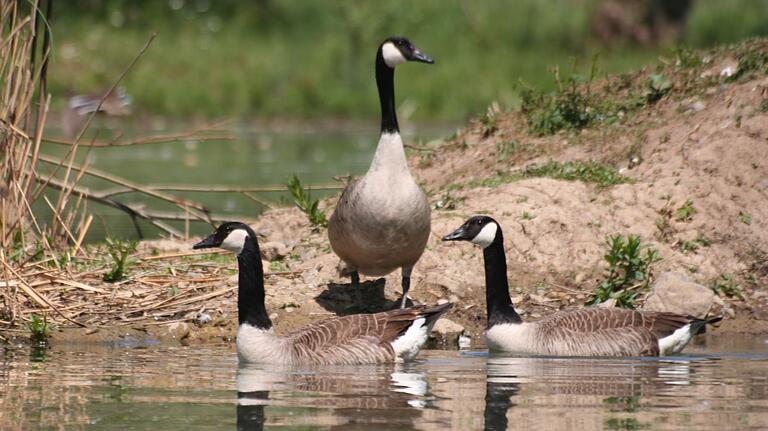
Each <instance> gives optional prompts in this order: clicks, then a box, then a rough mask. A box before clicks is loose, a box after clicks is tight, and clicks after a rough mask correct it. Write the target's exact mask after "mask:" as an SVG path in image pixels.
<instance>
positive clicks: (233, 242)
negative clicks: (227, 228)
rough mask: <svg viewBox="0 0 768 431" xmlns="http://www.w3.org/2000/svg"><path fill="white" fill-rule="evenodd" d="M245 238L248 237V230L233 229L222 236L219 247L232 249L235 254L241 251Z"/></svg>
mask: <svg viewBox="0 0 768 431" xmlns="http://www.w3.org/2000/svg"><path fill="white" fill-rule="evenodd" d="M246 238H248V232H246V231H245V229H235V230H233V231H232V232H230V233H229V235H227V237H226V238H224V241H222V242H221V246H220V247H221V248H223V249H224V250H229V251H233V252H235V254H240V252H241V251H243V247H245V239H246Z"/></svg>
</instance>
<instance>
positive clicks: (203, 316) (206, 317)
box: [195, 313, 212, 325]
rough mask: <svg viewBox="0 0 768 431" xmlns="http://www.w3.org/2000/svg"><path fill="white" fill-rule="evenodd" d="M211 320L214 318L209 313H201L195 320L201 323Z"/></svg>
mask: <svg viewBox="0 0 768 431" xmlns="http://www.w3.org/2000/svg"><path fill="white" fill-rule="evenodd" d="M211 320H212V319H211V315H210V314H208V313H200V314H198V315H197V318H196V319H195V321H196V322H197V323H198V324H200V325H204V324H206V323H208V322H210V321H211Z"/></svg>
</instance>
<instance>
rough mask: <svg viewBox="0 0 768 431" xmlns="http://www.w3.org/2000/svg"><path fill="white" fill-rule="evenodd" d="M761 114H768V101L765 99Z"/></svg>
mask: <svg viewBox="0 0 768 431" xmlns="http://www.w3.org/2000/svg"><path fill="white" fill-rule="evenodd" d="M759 109H760V112H762V113H766V112H768V99H763V100H761V101H760V108H759Z"/></svg>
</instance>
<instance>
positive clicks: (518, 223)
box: [258, 41, 768, 334]
mask: <svg viewBox="0 0 768 431" xmlns="http://www.w3.org/2000/svg"><path fill="white" fill-rule="evenodd" d="M766 45H767V44H766V42H765V41H755V42H750V43H749V44H744V45H740V46H738V47H730V48H724V49H721V50H718V51H714V52H711V53H701V54H690V53H689V54H687V55H697V56H698V57H697V58H698V60H699V64H697V65H695V66H683V65H680V64H675V62H674V60H669V61H668V62H669V63H670V64H669V65H667V66H664V65H662V66H660V67H659V68H657V70H655V71H654V72H653V73H659V74H662V75H663V76H664V77H666V78H667V79H669V80H670V81H671V84H672V85H671V89H670V90H669V91H668V92H667V93H665V94H664V95H663V97H661V98H660V99H659V100H658V101H655V103H646V104H645V105H644V106H642V107H641V108H640V109H638V110H635V111H633V112H627V113H626V114H625V115H624V116H623V118H622V119H620V120H619V121H616V122H614V123H612V124H598V125H596V126H594V127H589V128H585V129H582V130H566V131H560V132H558V133H557V134H554V135H551V136H543V137H542V136H537V135H536V134H532V133H531V132H530V131H529V125H528V123H527V121H526V118H525V115H524V114H523V113H521V112H519V111H515V112H508V113H492V115H493V118H492V120H490V121H489V119H488V118H487V117H486V118H484V119H483V120H482V121H475V122H473V123H471V124H470V125H469V126H468V127H467V128H466V129H464V130H462V131H460V132H459V133H458V134H457V136H455V137H453V138H452V139H450V140H448V141H446V142H444V143H442V144H441V145H439V146H438V147H437V148H434V149H433V150H432V151H418V152H414V155H413V156H412V157H411V166H412V172H413V173H414V175H415V176H417V177H418V179H419V180H420V182H421V183H422V184H423V185H424V187H425V188H426V189H427V190H428V192H429V194H430V196H431V200H432V201H433V203H434V204H435V205H436V206H441V205H443V204H445V203H446V202H449V203H450V205H449V207H450V208H451V209H449V210H442V209H438V210H435V211H434V212H433V227H432V230H433V235H432V237H431V239H430V242H429V245H428V249H427V251H426V252H425V254H424V256H423V258H422V259H421V261H420V262H419V264H418V265H417V267H416V270H415V272H414V287H413V288H412V295H413V296H414V297H415V298H416V299H417V300H419V301H424V302H430V301H435V300H438V299H440V298H443V299H451V300H457V299H458V300H459V301H460V304H459V307H458V309H457V311H455V312H453V313H452V317H453V319H455V320H457V321H460V322H461V323H463V324H465V325H466V326H467V327H468V329H470V331H471V332H472V333H474V334H479V331H480V330H481V329H482V326H483V325H484V294H483V274H482V261H481V253H479V250H477V249H475V248H473V247H471V246H470V245H469V244H466V243H462V244H444V243H441V242H440V241H439V237H440V236H441V235H444V234H445V233H447V232H450V231H451V230H452V229H454V228H455V227H457V226H458V225H460V224H461V223H462V222H463V220H464V219H466V218H467V217H468V216H471V215H474V214H478V213H484V214H489V215H491V216H493V217H495V218H496V219H497V220H498V221H499V222H500V223H501V225H502V226H503V228H504V234H505V238H506V248H507V259H508V263H509V277H510V284H511V286H512V289H513V295H515V297H514V298H513V301H514V302H515V303H516V304H518V308H520V309H521V310H522V311H523V312H524V317H533V318H536V317H537V316H539V315H542V314H543V313H547V312H548V311H551V310H554V309H557V308H562V307H566V306H581V305H583V303H584V302H585V301H586V300H587V299H588V298H589V294H590V293H591V292H592V291H593V290H594V288H595V286H596V285H597V284H598V279H599V278H600V277H601V276H602V275H603V272H604V270H605V266H604V263H603V261H602V256H603V254H604V253H605V251H606V246H605V238H606V236H607V235H611V234H624V235H627V234H630V233H633V234H639V235H640V236H641V237H642V239H643V241H644V242H645V243H648V244H649V245H651V246H652V247H654V248H656V249H657V250H658V251H659V253H660V255H661V256H662V258H663V260H662V261H661V262H659V263H658V264H656V265H655V267H654V270H655V272H657V273H658V272H661V271H667V270H669V271H676V272H681V273H686V274H688V276H689V277H690V278H691V279H693V280H694V281H697V282H699V283H701V284H704V285H707V286H709V285H711V284H712V283H714V282H715V281H717V280H718V279H721V278H720V277H722V276H728V277H731V278H732V280H733V283H734V284H735V285H738V288H739V289H740V290H741V291H742V293H743V296H744V298H745V299H744V300H739V299H738V298H724V300H725V302H727V303H728V304H729V306H730V307H733V308H735V310H736V313H737V314H738V315H739V316H742V317H748V318H754V319H759V320H766V319H768V311H767V310H768V289H766V284H768V261H767V258H766V257H767V256H768V114H767V113H766V111H768V108H767V107H766V106H768V102H765V100H767V99H768V77H766V74H765V73H764V72H765V65H764V64H763V65H762V66H761V67H762V69H760V68H758V69H757V71H756V72H755V73H749V74H747V73H745V74H744V75H743V76H741V77H740V78H738V79H734V78H729V77H728V76H726V75H728V74H729V73H730V74H735V73H738V70H739V67H742V65H740V63H739V61H740V59H741V58H743V57H744V56H745V55H748V54H749V53H753V52H755V53H763V55H764V53H766V52H768V51H767V50H766ZM742 61H743V60H742ZM724 70H725V71H724ZM651 74H652V72H651V71H647V70H643V71H639V72H638V73H636V74H633V75H631V76H629V77H610V78H607V79H606V80H604V81H602V82H600V83H597V84H593V85H595V87H596V88H595V89H592V90H590V91H592V92H594V93H595V94H599V95H598V96H596V97H598V98H601V99H602V100H607V99H609V98H611V97H616V98H628V97H631V96H632V94H633V92H635V93H634V94H636V92H637V91H639V90H641V89H642V88H643V86H645V85H646V84H645V83H646V82H647V81H648V80H649V77H650V75H651ZM617 81H621V82H622V84H617ZM627 82H629V84H627ZM620 85H623V86H624V87H623V88H620V87H619V86H620ZM617 88H620V89H619V90H618V91H617V90H616V89H617ZM600 92H602V93H600ZM489 123H491V124H490V125H489ZM509 143H513V144H509ZM510 147H511V148H512V149H511V150H510ZM549 160H556V161H558V162H561V163H562V162H568V161H582V162H585V161H596V162H601V163H603V164H605V165H607V166H612V167H614V168H616V169H617V170H618V172H620V173H621V174H622V175H624V176H625V177H626V178H627V179H628V181H627V182H626V183H623V184H618V185H613V186H609V187H600V186H598V185H595V184H592V183H588V182H583V181H578V180H576V181H568V180H562V179H553V178H544V177H533V178H522V179H517V176H516V173H520V172H524V171H525V170H526V168H527V167H529V166H541V165H544V164H546V163H547V162H548V161H549ZM489 179H490V180H489ZM510 179H514V180H513V181H510V182H506V181H509V180H510ZM686 201H690V205H688V207H689V208H692V210H689V211H688V212H690V214H689V215H688V214H686V212H685V211H683V212H682V213H681V212H680V211H679V209H680V208H681V207H683V206H684V204H685V202H686ZM332 205H333V202H332V201H331V202H327V206H328V208H329V210H330V208H331V207H332ZM297 219H298V220H299V221H300V220H302V216H301V215H300V214H298V213H297V212H296V211H295V210H281V211H277V212H273V213H270V214H267V215H265V216H264V217H262V219H261V220H260V221H259V223H258V226H259V227H261V228H262V229H264V231H265V232H267V236H268V238H269V239H270V240H277V241H281V242H286V243H300V242H301V241H304V243H305V244H312V247H317V248H319V250H325V251H327V250H328V246H327V242H326V239H325V236H324V234H322V233H317V234H310V233H309V229H308V227H307V226H305V225H302V224H298V225H296V222H297ZM283 223H287V226H281V224H283ZM697 238H698V239H699V240H700V241H699V242H697ZM702 238H703V239H702ZM702 244H706V245H702ZM693 248H696V249H695V250H693ZM301 249H302V247H301V246H300V247H299V249H298V250H301ZM300 253H301V251H299V254H300ZM289 264H290V265H291V266H292V267H297V268H302V269H304V268H307V269H308V270H309V271H310V272H311V275H310V276H309V277H310V278H313V279H316V284H317V285H318V287H317V288H316V289H319V290H322V288H323V286H324V285H325V283H327V282H328V281H330V282H332V283H346V282H347V281H346V279H344V278H340V277H339V276H338V275H337V273H336V258H335V257H334V256H333V255H332V254H328V253H327V252H318V253H317V254H316V255H315V256H314V257H311V258H308V259H300V260H298V261H295V262H293V263H289ZM315 271H316V272H315ZM279 284H280V282H278V285H279ZM398 286H399V281H398V275H397V274H393V275H390V276H389V277H387V282H386V289H385V293H386V295H387V297H388V298H390V299H394V298H396V296H397V292H398V291H399V288H398ZM287 287H288V286H286V288H287ZM344 287H345V286H342V285H338V286H336V285H335V286H334V287H333V290H334V292H337V293H338V295H339V296H338V298H336V299H337V300H341V301H343V300H345V299H347V297H348V296H349V293H350V292H347V291H345V290H344ZM316 291H317V290H316ZM318 294H319V292H318ZM309 296H311V295H309ZM642 298H643V295H642V294H641V295H640V302H639V304H641V303H642ZM302 314H304V313H302ZM725 327H728V324H726V325H725ZM753 327H756V328H762V329H764V328H765V326H760V325H757V326H753ZM734 329H735V328H734Z"/></svg>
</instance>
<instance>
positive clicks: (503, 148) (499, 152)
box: [496, 140, 517, 162]
mask: <svg viewBox="0 0 768 431" xmlns="http://www.w3.org/2000/svg"><path fill="white" fill-rule="evenodd" d="M515 150H517V141H515V140H512V141H499V142H497V143H496V161H497V162H503V161H504V160H507V158H508V157H509V156H510V155H511V154H512V153H514V152H515Z"/></svg>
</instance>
